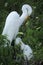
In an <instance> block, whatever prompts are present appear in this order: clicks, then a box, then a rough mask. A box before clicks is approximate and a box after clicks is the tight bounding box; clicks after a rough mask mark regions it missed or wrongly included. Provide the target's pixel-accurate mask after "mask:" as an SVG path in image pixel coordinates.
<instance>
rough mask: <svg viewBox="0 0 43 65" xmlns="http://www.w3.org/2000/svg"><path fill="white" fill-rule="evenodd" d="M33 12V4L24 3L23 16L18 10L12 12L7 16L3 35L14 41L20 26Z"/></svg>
mask: <svg viewBox="0 0 43 65" xmlns="http://www.w3.org/2000/svg"><path fill="white" fill-rule="evenodd" d="M31 13H32V8H31V6H30V5H28V4H24V5H23V6H22V15H21V16H19V14H18V13H17V12H16V11H13V12H11V13H10V14H9V15H8V16H7V18H6V22H5V26H4V29H3V32H2V35H6V36H7V39H8V40H9V41H10V43H11V42H12V40H13V39H15V37H16V36H17V34H18V31H19V28H20V26H21V25H22V23H23V22H24V21H25V20H26V19H27V18H28V16H30V15H31ZM10 45H11V44H10Z"/></svg>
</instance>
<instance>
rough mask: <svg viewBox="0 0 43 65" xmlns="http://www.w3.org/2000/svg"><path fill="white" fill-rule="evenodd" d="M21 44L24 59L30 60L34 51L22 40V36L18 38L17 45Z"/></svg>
mask: <svg viewBox="0 0 43 65" xmlns="http://www.w3.org/2000/svg"><path fill="white" fill-rule="evenodd" d="M18 44H20V46H21V50H23V54H24V59H25V60H26V59H27V60H30V59H31V58H32V57H33V51H32V49H31V47H30V46H29V45H26V44H24V43H23V42H22V40H21V38H19V37H18V38H16V40H15V45H18Z"/></svg>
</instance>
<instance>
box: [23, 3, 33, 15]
mask: <svg viewBox="0 0 43 65" xmlns="http://www.w3.org/2000/svg"><path fill="white" fill-rule="evenodd" d="M22 11H23V13H27V16H30V15H31V13H32V7H31V6H30V5H28V4H24V5H23V6H22Z"/></svg>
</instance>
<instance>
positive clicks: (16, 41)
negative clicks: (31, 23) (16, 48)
mask: <svg viewBox="0 0 43 65" xmlns="http://www.w3.org/2000/svg"><path fill="white" fill-rule="evenodd" d="M21 41H22V40H21V38H19V37H17V38H16V40H15V44H16V45H18V44H20V43H21Z"/></svg>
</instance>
